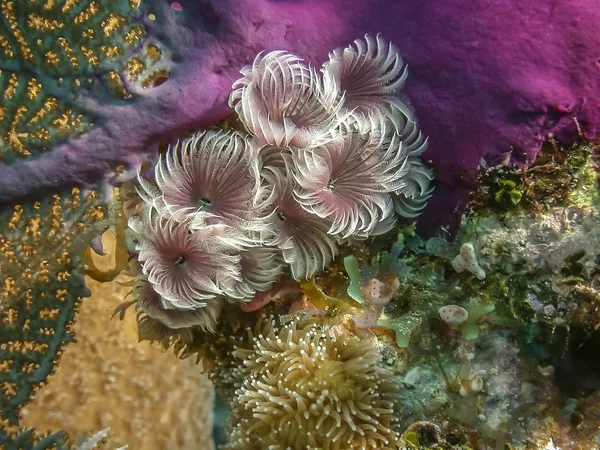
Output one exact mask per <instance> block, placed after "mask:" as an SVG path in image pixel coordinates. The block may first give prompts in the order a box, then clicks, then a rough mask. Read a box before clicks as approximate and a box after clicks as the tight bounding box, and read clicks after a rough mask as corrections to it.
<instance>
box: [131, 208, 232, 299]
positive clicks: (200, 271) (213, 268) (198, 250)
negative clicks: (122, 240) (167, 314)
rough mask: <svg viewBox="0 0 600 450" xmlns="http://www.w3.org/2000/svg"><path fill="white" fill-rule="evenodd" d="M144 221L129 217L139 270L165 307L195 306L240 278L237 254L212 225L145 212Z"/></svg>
mask: <svg viewBox="0 0 600 450" xmlns="http://www.w3.org/2000/svg"><path fill="white" fill-rule="evenodd" d="M148 216H149V217H148V218H147V220H146V222H145V223H142V222H136V221H134V220H130V227H131V228H133V230H134V231H135V232H136V233H137V234H138V237H139V243H138V244H137V250H138V251H139V255H138V261H139V262H140V264H141V268H142V273H143V274H144V275H145V276H146V277H147V278H148V281H149V282H150V283H151V284H152V286H153V288H154V290H155V291H156V292H157V293H158V295H160V298H161V305H162V307H163V308H165V309H197V308H200V307H204V306H206V301H207V300H209V299H212V298H215V297H216V296H218V295H223V294H225V293H226V292H227V290H228V288H231V286H232V285H233V284H234V282H235V281H239V280H240V279H241V275H240V265H239V257H238V256H233V255H230V254H228V253H227V249H225V248H224V247H223V246H222V245H221V244H220V243H219V242H218V241H217V240H216V239H215V237H214V235H213V234H212V232H213V228H216V226H213V227H208V226H207V227H205V228H204V229H203V230H192V229H191V228H190V227H189V226H188V223H185V222H184V223H177V222H175V221H173V220H172V219H169V220H164V219H162V218H161V217H160V216H155V217H152V213H151V212H150V213H148Z"/></svg>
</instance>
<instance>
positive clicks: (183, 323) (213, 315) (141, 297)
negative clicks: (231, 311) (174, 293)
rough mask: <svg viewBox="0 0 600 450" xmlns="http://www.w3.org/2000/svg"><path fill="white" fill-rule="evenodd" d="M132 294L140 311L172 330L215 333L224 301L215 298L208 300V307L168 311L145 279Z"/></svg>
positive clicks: (138, 282)
mask: <svg viewBox="0 0 600 450" xmlns="http://www.w3.org/2000/svg"><path fill="white" fill-rule="evenodd" d="M132 294H133V297H134V298H135V300H136V301H137V306H138V311H140V310H141V311H143V312H144V313H145V314H146V315H147V316H148V317H151V318H152V319H154V320H157V321H159V322H161V323H162V324H163V325H165V326H166V327H168V328H170V329H172V330H177V329H181V328H191V327H200V328H202V329H203V330H207V331H214V329H215V326H216V324H217V319H218V317H219V314H220V312H221V306H222V304H223V301H224V299H219V298H214V299H208V300H206V301H205V303H206V306H201V307H199V308H197V309H166V308H165V307H164V306H163V303H164V302H163V301H162V300H161V298H160V295H158V294H157V293H156V291H155V290H154V289H153V287H152V284H150V283H149V282H148V281H147V280H146V279H145V278H143V277H138V278H136V280H135V281H134V284H133V292H132ZM138 318H139V315H138Z"/></svg>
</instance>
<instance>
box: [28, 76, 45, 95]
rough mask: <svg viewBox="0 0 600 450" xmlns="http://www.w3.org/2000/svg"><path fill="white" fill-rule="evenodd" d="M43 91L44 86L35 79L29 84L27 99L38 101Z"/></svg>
mask: <svg viewBox="0 0 600 450" xmlns="http://www.w3.org/2000/svg"><path fill="white" fill-rule="evenodd" d="M41 90H42V85H41V84H40V83H39V82H38V81H37V80H36V79H35V78H32V79H31V80H29V81H28V82H27V98H28V99H29V100H34V99H36V98H37V97H38V96H39V95H40V92H41Z"/></svg>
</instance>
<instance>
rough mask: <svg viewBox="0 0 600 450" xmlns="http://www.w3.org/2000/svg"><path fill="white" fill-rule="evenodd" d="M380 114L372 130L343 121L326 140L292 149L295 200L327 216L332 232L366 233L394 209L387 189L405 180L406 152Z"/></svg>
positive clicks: (318, 213)
mask: <svg viewBox="0 0 600 450" xmlns="http://www.w3.org/2000/svg"><path fill="white" fill-rule="evenodd" d="M379 118H380V119H381V120H380V122H382V124H380V125H379V126H378V127H377V131H376V132H368V133H365V130H366V127H364V126H358V127H357V126H355V124H354V123H352V122H345V123H343V124H342V126H340V127H339V131H337V130H336V131H337V132H335V131H334V133H333V137H332V138H331V139H330V140H328V141H325V142H323V143H322V144H320V145H317V146H315V147H311V148H307V149H305V150H301V151H297V152H294V154H293V157H294V163H295V168H294V172H293V173H294V177H295V179H296V182H297V184H298V188H297V189H295V191H294V192H295V194H296V199H297V200H298V202H299V203H300V204H301V205H302V207H303V208H304V209H306V210H307V211H309V212H311V213H313V214H316V215H317V216H319V217H322V218H327V219H329V220H330V221H331V222H332V224H331V227H330V229H329V233H331V234H341V235H342V237H343V238H347V237H349V236H352V235H366V236H368V235H370V234H372V233H373V232H374V230H375V229H376V227H377V224H378V223H380V222H383V221H385V220H386V219H389V218H390V216H392V215H393V213H394V209H393V205H392V198H391V196H390V193H391V192H393V191H395V190H397V189H399V188H401V187H402V186H404V184H405V182H404V178H405V177H404V175H405V174H406V172H407V169H406V168H405V162H406V159H407V157H406V154H405V152H404V151H403V148H402V141H401V140H400V138H399V136H398V135H397V134H395V133H386V132H385V131H384V129H385V125H383V123H384V120H383V117H381V116H379ZM375 121H377V120H375ZM358 129H360V131H358ZM382 130H383V131H382Z"/></svg>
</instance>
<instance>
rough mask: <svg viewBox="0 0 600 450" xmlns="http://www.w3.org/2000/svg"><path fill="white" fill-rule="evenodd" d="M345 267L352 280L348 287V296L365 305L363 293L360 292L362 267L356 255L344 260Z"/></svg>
mask: <svg viewBox="0 0 600 450" xmlns="http://www.w3.org/2000/svg"><path fill="white" fill-rule="evenodd" d="M344 267H345V268H346V273H347V274H348V277H349V278H350V284H349V285H348V290H347V292H348V295H349V296H350V298H351V299H353V300H354V301H355V302H357V303H360V304H361V305H363V304H364V303H365V301H364V300H363V298H362V295H361V292H360V285H361V278H362V276H361V273H360V266H359V265H358V259H356V256H354V255H350V256H346V257H345V258H344Z"/></svg>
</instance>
